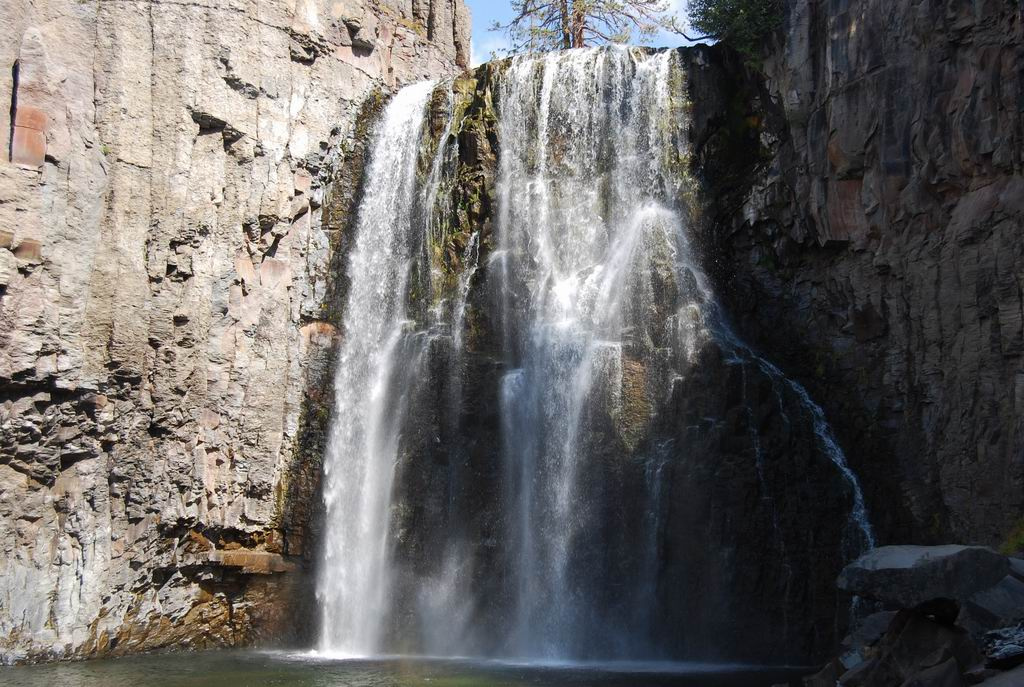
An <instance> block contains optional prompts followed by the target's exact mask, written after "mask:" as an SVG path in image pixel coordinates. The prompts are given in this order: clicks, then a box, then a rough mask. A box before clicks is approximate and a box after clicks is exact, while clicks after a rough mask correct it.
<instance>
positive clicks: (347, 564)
mask: <svg viewBox="0 0 1024 687" xmlns="http://www.w3.org/2000/svg"><path fill="white" fill-rule="evenodd" d="M678 61H679V56H678V53H677V52H674V51H663V52H645V51H638V50H632V49H626V48H609V49H601V50H577V51H568V52H563V53H551V54H548V55H544V56H537V57H530V56H524V57H517V58H515V59H514V60H512V62H511V64H509V65H508V67H507V69H506V71H505V72H504V73H503V74H502V76H501V79H500V84H499V92H498V94H497V101H498V111H499V112H500V120H499V123H498V139H499V140H500V142H501V146H502V149H501V155H500V160H499V168H498V178H497V183H496V191H497V192H496V196H497V212H496V217H495V220H494V226H493V229H492V233H491V234H489V235H486V236H485V235H484V234H483V233H482V232H483V229H482V228H476V229H475V230H474V231H473V232H472V233H471V234H470V235H469V236H468V238H467V239H466V241H465V243H464V245H463V247H462V251H461V255H460V256H459V262H460V264H461V272H460V273H459V274H458V275H457V278H455V279H454V286H453V290H452V292H451V294H450V295H449V296H448V297H447V298H446V299H440V298H435V301H434V302H433V303H432V305H431V311H430V312H431V314H430V317H429V321H424V322H417V321H416V318H415V317H414V315H413V313H411V312H410V311H409V309H408V307H407V302H409V300H410V298H411V296H410V294H411V293H412V291H413V289H412V286H411V280H414V279H421V280H422V275H424V274H428V275H430V277H429V279H428V281H429V284H428V287H429V290H431V293H435V292H439V291H440V290H441V287H440V286H439V285H440V284H441V283H442V282H443V280H444V275H442V274H440V273H438V268H437V266H436V264H434V263H436V261H434V263H432V262H431V261H432V257H431V252H430V250H428V249H427V247H429V246H431V245H434V244H436V243H437V242H438V241H439V240H441V239H440V237H441V235H442V234H443V231H444V226H445V225H444V223H443V222H439V221H438V217H436V216H435V213H437V212H439V210H438V208H439V207H443V206H444V205H445V204H444V203H443V202H441V201H442V200H443V198H439V196H443V195H444V194H445V193H446V192H447V191H446V189H449V188H450V186H451V183H452V176H451V175H452V174H453V173H454V172H453V168H454V167H456V166H457V161H458V154H457V153H458V150H457V146H458V143H457V137H456V136H455V134H456V133H457V132H456V131H453V128H452V127H453V126H454V125H455V122H454V114H453V113H454V110H455V107H454V104H453V103H454V100H453V97H454V96H453V95H452V93H451V92H449V93H448V95H447V101H446V102H447V110H446V112H447V120H446V123H445V126H444V128H443V131H442V134H441V137H440V143H439V144H438V145H437V146H436V149H434V150H433V151H432V152H428V153H426V154H427V155H430V156H431V157H429V158H428V160H429V161H424V160H420V159H419V158H420V156H422V155H424V152H423V149H424V145H423V141H424V137H425V136H426V135H427V134H426V121H427V118H428V109H429V103H430V99H431V94H432V92H433V90H434V88H435V84H432V83H423V84H417V85H414V86H410V87H407V88H405V89H403V90H402V91H400V92H399V93H398V95H397V96H395V97H394V99H393V100H392V101H391V102H390V103H389V105H388V106H387V107H386V109H385V111H384V113H383V114H382V116H381V119H380V121H379V123H378V124H377V127H376V129H375V133H374V137H373V144H372V158H371V162H370V165H369V168H368V170H367V172H366V174H367V177H366V179H367V181H366V185H365V186H366V189H367V193H366V195H365V197H364V198H363V200H362V203H361V205H360V207H359V210H358V212H359V215H358V222H357V234H356V244H355V248H354V250H353V252H352V254H351V257H350V262H349V267H348V277H349V281H350V284H351V286H350V289H349V292H348V295H347V304H346V307H345V316H344V336H343V343H342V344H341V349H340V351H339V356H338V363H337V370H336V379H335V408H334V415H333V420H332V424H331V435H330V442H329V446H328V451H327V456H326V459H325V486H324V494H325V505H326V539H325V543H324V547H323V548H324V553H323V559H322V562H321V567H320V579H319V582H318V589H317V596H318V599H319V602H320V605H321V609H322V618H321V623H322V630H321V634H320V639H319V646H318V649H319V651H320V652H322V653H328V654H331V655H341V656H374V655H380V654H386V653H393V652H395V651H397V650H401V651H406V650H411V651H414V652H423V653H432V654H442V655H496V656H503V657H519V658H525V659H530V660H561V659H569V658H577V657H586V658H595V657H596V658H618V659H637V658H645V659H646V658H658V657H661V655H662V653H663V647H664V646H665V645H666V643H665V642H662V641H661V638H659V636H658V635H659V632H663V628H664V627H665V626H666V623H668V622H671V621H670V619H669V620H666V619H665V618H663V617H660V616H661V615H664V614H662V613H661V609H660V608H659V603H661V602H662V601H663V600H664V599H665V598H666V594H671V593H673V592H672V589H673V585H674V584H676V582H675V581H674V580H673V579H670V577H668V573H667V572H666V570H667V569H668V568H666V567H665V561H664V559H665V557H666V556H667V555H668V554H666V551H668V550H669V548H670V543H671V541H672V539H671V536H670V535H671V533H670V530H671V529H672V527H673V525H672V520H671V518H673V517H676V518H678V517H680V516H679V515H678V514H677V513H675V510H677V509H676V506H675V504H673V502H672V499H673V498H674V496H673V494H675V493H677V492H676V491H674V486H673V485H674V484H676V483H675V482H673V480H676V479H678V478H677V477H676V476H675V475H676V467H675V466H676V465H677V464H679V463H680V461H681V460H684V459H687V460H688V459H691V458H692V457H691V456H680V455H679V452H680V451H681V450H682V449H681V448H679V445H678V441H677V440H676V438H674V437H671V436H660V435H658V431H661V430H658V429H657V427H662V426H665V425H666V424H668V425H670V424H671V423H670V422H669V421H668V420H666V419H665V418H667V417H669V416H670V415H671V413H672V412H673V410H672V409H673V408H675V407H676V405H678V399H677V398H676V396H677V395H678V393H677V392H678V389H679V388H682V387H681V386H680V385H685V383H686V382H687V381H688V380H689V379H690V378H691V377H692V375H693V374H694V373H695V371H696V370H699V369H700V368H701V366H702V365H703V362H702V361H703V360H704V359H705V358H704V357H703V356H704V355H705V353H706V351H707V350H709V347H710V348H713V349H716V350H720V351H722V357H723V359H724V360H725V365H729V364H740V365H743V366H744V372H743V375H744V376H743V383H742V385H743V392H742V400H741V403H743V404H747V403H748V401H747V391H746V389H747V376H746V375H747V370H748V369H749V370H751V371H757V372H758V374H761V375H763V376H764V377H766V378H767V379H769V380H771V383H772V388H773V389H774V390H775V391H774V393H775V395H776V397H777V398H778V403H779V404H780V411H779V412H780V413H781V414H782V416H783V417H784V418H785V421H786V423H787V425H788V424H789V423H790V420H791V417H790V415H791V413H790V414H787V411H786V410H785V409H784V408H782V407H781V406H782V405H783V404H789V403H791V404H795V405H796V406H797V407H799V408H801V409H802V414H803V415H804V416H805V417H806V419H807V421H808V422H809V427H808V431H809V436H813V437H815V440H816V441H817V443H818V450H819V451H820V453H821V455H822V456H823V459H824V460H826V461H828V463H830V464H831V466H832V469H834V470H835V471H836V472H837V473H838V475H839V476H840V478H841V480H842V481H843V482H845V485H846V489H847V490H848V491H849V494H850V499H851V508H850V511H849V523H848V525H847V526H846V527H845V530H846V537H847V542H846V547H847V549H848V550H849V553H856V552H858V551H860V550H863V549H864V548H865V547H866V546H869V545H873V543H874V535H873V532H872V530H871V525H870V522H869V519H868V514H867V508H866V505H865V502H864V498H863V495H862V493H861V489H860V484H859V482H858V480H857V477H856V475H855V474H854V473H853V471H852V470H851V469H850V467H849V464H848V462H847V460H846V457H845V455H844V454H843V452H842V450H841V448H840V447H839V443H838V441H837V440H836V439H835V436H834V434H833V432H832V430H831V428H830V427H829V425H828V423H827V421H826V419H825V415H824V413H823V411H822V410H821V408H820V407H819V406H818V405H817V404H815V403H814V401H813V400H812V399H811V397H810V395H809V394H808V392H807V391H806V389H805V388H804V387H803V386H801V385H800V384H799V383H797V382H796V381H793V380H790V379H789V378H787V377H786V376H785V375H784V374H783V373H782V372H781V370H779V369H778V368H777V367H776V366H774V365H773V364H771V363H770V362H768V361H767V360H765V359H764V358H763V357H762V356H760V355H759V354H757V353H756V352H755V351H754V350H753V349H751V348H750V347H749V346H747V345H746V344H745V343H743V342H742V341H741V340H740V339H739V338H738V337H737V336H736V335H735V334H734V332H733V329H732V327H731V326H730V324H729V322H728V320H727V318H726V317H725V316H724V314H723V313H722V312H721V309H720V308H719V307H718V305H717V301H716V299H715V297H714V294H713V292H712V290H711V288H710V287H709V286H708V283H707V279H706V278H705V276H704V274H703V272H702V270H701V267H700V265H699V261H698V257H697V255H696V252H695V251H694V250H693V247H692V245H691V240H692V236H691V226H690V223H691V220H690V217H691V212H690V211H691V209H692V208H691V207H690V204H691V203H692V197H693V189H694V185H693V181H692V180H691V179H690V178H689V176H688V173H687V170H688V164H689V159H688V155H689V151H688V147H687V127H688V123H689V122H688V114H687V112H688V109H687V103H686V100H685V97H684V95H683V93H684V91H685V88H684V87H685V84H684V70H683V69H681V68H680V65H679V64H678ZM442 88H450V87H449V86H442ZM418 167H419V170H420V171H419V173H418V172H417V169H418ZM417 275H420V276H417ZM478 283H487V284H488V285H489V286H488V287H487V290H486V292H484V291H480V292H476V291H474V289H475V288H477V287H476V285H477V284H478ZM417 288H419V287H417ZM417 293H419V292H418V291H417ZM435 295H436V293H435ZM482 307H483V308H487V309H489V310H490V319H489V321H490V322H492V323H493V326H494V327H495V328H496V329H499V330H500V331H498V332H497V333H496V335H495V337H494V340H495V341H496V342H498V343H497V344H496V345H497V346H498V347H499V348H500V350H497V351H493V350H492V351H488V352H487V354H488V356H489V357H488V360H490V361H493V362H492V363H491V367H486V366H485V367H472V366H473V365H478V366H479V365H480V362H479V361H480V358H481V356H482V352H481V351H476V350H469V349H470V344H469V342H468V340H467V336H466V328H467V326H468V325H467V321H468V313H469V312H471V311H473V309H474V308H478V309H479V308H482ZM439 351H443V356H442V355H441V353H439ZM435 357H437V360H441V359H442V358H443V360H444V361H446V362H445V363H444V365H441V364H440V363H437V360H435ZM442 367H443V368H444V370H445V372H444V375H443V378H441V377H437V376H436V374H435V370H436V369H440V368H442ZM479 369H484V370H491V369H496V370H497V372H496V373H495V374H494V375H492V376H487V375H486V374H484V373H480V372H476V373H474V374H473V375H471V374H470V372H469V371H470V370H479ZM488 374H489V373H488ZM474 375H475V376H474ZM471 384H473V385H476V386H473V387H471V386H470V385H471ZM483 384H491V385H492V388H491V389H490V390H487V389H483V390H481V388H480V386H481V385H483ZM434 386H437V387H438V388H441V387H442V386H443V387H444V388H445V389H446V390H447V391H446V394H447V396H446V398H447V401H446V402H445V403H442V404H440V405H439V406H437V407H434V406H433V405H432V407H430V408H420V407H417V406H416V403H423V401H418V400H417V399H421V398H423V397H424V396H423V393H422V391H423V390H424V389H428V390H429V389H431V388H433V387H434ZM784 397H785V398H784ZM470 398H474V399H479V398H485V399H492V401H490V402H491V403H492V404H493V406H494V411H495V413H496V418H495V420H494V423H493V431H492V430H486V431H485V430H480V431H479V433H478V434H476V435H472V436H470V438H468V439H466V438H465V437H466V436H467V435H468V432H469V430H468V429H465V428H463V426H462V417H463V414H464V413H463V410H464V405H465V404H466V403H468V402H469V401H468V399H470ZM673 404H676V405H673ZM744 417H745V418H746V419H745V420H744V422H745V423H746V425H745V427H746V429H745V430H744V435H745V436H747V438H748V441H749V443H750V445H751V447H752V448H751V451H752V452H753V453H754V454H756V456H755V458H754V460H753V467H752V469H753V470H755V471H756V472H757V476H758V477H757V479H758V480H759V483H760V485H761V486H760V489H761V491H762V497H763V498H762V499H761V500H767V501H772V499H771V498H770V495H769V494H768V488H769V487H768V484H767V482H766V479H765V476H764V474H763V471H764V464H763V457H762V446H761V442H760V440H759V437H758V434H757V431H758V430H757V428H755V427H754V413H753V412H752V411H750V407H749V405H748V412H747V413H746V414H745V415H744ZM793 421H794V422H795V421H796V420H795V418H793ZM658 423H661V424H658ZM718 424H719V425H720V424H721V423H718ZM750 432H753V435H752V436H751V435H750ZM495 434H497V435H500V436H496V435H495ZM415 437H427V439H423V440H422V441H423V442H426V444H423V443H422V442H421V444H419V445H430V446H431V448H430V450H429V454H430V455H431V456H434V458H433V459H432V460H434V461H435V462H437V464H438V467H437V468H436V470H435V471H439V472H443V474H444V475H445V477H444V479H443V480H441V481H437V482H435V481H433V480H427V482H424V483H419V484H411V485H405V484H404V483H403V482H402V478H401V474H403V470H406V471H409V470H412V468H410V467H408V466H410V465H411V466H414V467H416V469H417V470H418V471H417V472H416V473H415V474H417V475H422V474H430V472H429V470H428V469H427V468H425V467H423V466H424V463H423V461H426V460H427V458H426V455H427V454H426V453H424V451H423V450H419V451H417V450H416V449H414V448H410V447H412V446H414V445H415V441H414V438H415ZM456 439H458V440H456ZM445 442H450V446H448V445H446V443H445ZM471 454H472V455H475V456H481V455H482V456H484V459H482V460H481V459H479V458H477V459H475V460H477V462H476V463H474V462H473V460H474V459H472V457H471ZM417 456H419V457H417ZM431 469H433V468H431ZM396 471H397V473H398V474H399V477H396ZM410 474H411V473H410ZM491 475H493V478H491V477H489V476H491ZM488 479H491V481H492V482H495V485H494V488H493V489H492V488H490V485H491V482H488ZM396 480H398V483H397V484H396ZM406 481H408V478H406ZM428 483H429V485H432V486H428ZM437 485H442V486H437ZM411 490H419V491H418V492H413V491H411ZM424 490H427V491H428V492H429V491H430V490H440V491H442V492H444V494H443V497H442V496H438V497H437V498H436V499H434V498H433V494H431V493H428V494H426V495H424V494H423V493H422V492H423V491H424ZM414 493H415V496H414ZM438 504H439V505H438ZM474 508H475V509H476V510H475V511H474V510H473V509H474ZM467 512H475V513H477V515H476V516H474V517H476V518H477V519H479V521H480V522H478V523H477V522H473V523H470V522H466V521H465V520H466V519H467V517H468V516H467V515H466V513H467ZM768 512H769V513H770V516H769V517H770V519H771V520H772V523H771V525H770V526H769V529H771V528H774V529H775V530H776V531H777V530H778V529H779V523H778V522H777V521H776V520H775V518H776V515H775V505H774V503H773V502H772V503H769V504H768ZM396 523H401V526H399V525H396ZM609 528H613V529H609ZM417 532H419V533H420V534H419V536H417V534H416V533H417ZM425 532H429V533H430V534H429V536H428V535H425V534H423V533H425ZM480 532H486V533H487V534H486V536H484V535H481V534H479V533H480ZM609 542H613V543H609ZM677 548H678V546H677ZM674 565H676V568H673V569H679V570H685V569H686V565H685V561H683V562H681V563H680V562H675V563H674ZM788 584H789V583H787V590H788V589H789V587H788ZM409 586H411V588H412V589H411V591H410V590H409V589H407V587H409ZM787 593H788V591H787ZM694 603H699V600H698V601H695V602H694ZM696 631H698V632H699V628H696ZM659 647H662V648H659Z"/></svg>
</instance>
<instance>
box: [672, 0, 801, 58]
mask: <svg viewBox="0 0 1024 687" xmlns="http://www.w3.org/2000/svg"><path fill="white" fill-rule="evenodd" d="M688 13H689V16H690V24H691V25H692V26H693V28H695V29H696V30H697V31H700V32H701V33H702V34H704V35H705V36H707V37H709V38H715V39H717V40H719V41H722V42H723V43H728V44H729V45H731V46H732V47H734V48H736V49H737V50H739V51H740V52H743V53H745V54H747V55H753V54H755V53H756V52H757V50H758V47H759V46H760V45H761V43H762V41H764V39H765V37H767V36H768V35H769V34H770V33H771V32H772V31H774V30H775V29H776V28H778V26H779V24H780V23H781V22H782V0H689V8H688Z"/></svg>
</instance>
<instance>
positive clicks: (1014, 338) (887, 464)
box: [704, 0, 1024, 545]
mask: <svg viewBox="0 0 1024 687" xmlns="http://www.w3.org/2000/svg"><path fill="white" fill-rule="evenodd" d="M1022 31H1024V30H1022V26H1021V13H1020V5H1019V3H1015V2H1007V1H1004V0H978V1H977V2H971V3H966V2H943V1H940V0H929V1H926V2H891V1H888V0H877V1H876V0H831V1H829V2H824V1H821V2H815V1H808V0H793V1H791V2H788V3H787V14H786V20H785V27H784V31H783V33H784V36H783V38H782V41H781V43H780V44H779V45H777V46H775V48H774V49H773V50H772V51H771V53H770V57H769V58H768V59H767V61H766V62H765V63H764V65H763V67H764V70H765V72H766V73H767V83H764V84H763V85H759V86H758V88H762V87H763V89H764V90H763V91H761V92H760V94H759V95H758V96H757V97H755V98H753V99H752V100H751V99H747V100H745V101H743V102H744V103H745V104H743V105H739V106H738V107H739V108H740V109H739V113H740V114H741V115H743V116H746V117H747V118H748V123H750V124H751V125H752V126H753V127H754V128H755V129H756V130H757V133H759V134H760V138H757V137H756V136H755V137H754V138H753V139H752V140H751V139H742V137H737V136H735V135H732V137H731V140H732V141H733V142H734V143H735V142H736V141H737V140H746V143H740V144H739V147H740V148H741V149H742V150H745V151H746V153H745V154H746V159H748V160H755V161H759V164H758V165H755V167H754V175H753V182H752V187H751V188H752V190H749V191H748V190H747V188H746V187H743V184H742V183H741V184H739V186H740V187H742V188H740V189H738V190H736V189H734V190H733V191H732V192H729V191H728V189H727V187H726V190H725V191H724V192H723V191H722V188H723V187H722V186H719V188H718V190H717V191H715V192H716V193H718V194H719V198H718V205H717V207H715V208H714V209H713V211H712V212H711V213H710V216H709V222H708V226H709V227H710V228H711V232H710V236H709V244H710V246H709V249H708V254H709V264H712V265H717V267H718V268H719V269H718V270H717V276H718V279H717V281H718V283H719V285H720V290H721V292H722V293H723V294H725V295H726V297H727V301H728V306H729V310H730V312H731V313H732V314H733V316H734V318H735V320H736V322H737V323H738V325H739V326H740V328H741V329H742V330H743V331H744V333H745V334H746V336H747V337H748V338H749V339H750V340H752V341H754V342H755V343H756V344H757V345H758V346H759V347H761V348H762V350H765V351H767V352H768V353H769V354H770V355H771V356H772V357H773V359H775V360H777V361H779V362H781V363H782V364H783V366H784V367H785V368H786V369H787V370H789V371H791V372H792V373H794V374H796V375H798V376H799V377H800V378H801V379H802V380H803V381H804V382H805V383H806V384H807V385H808V386H809V387H810V388H811V390H812V392H813V393H814V394H815V396H816V398H818V399H820V400H821V401H822V402H823V403H824V405H825V406H826V410H827V412H828V415H829V417H830V419H831V420H832V422H833V423H834V424H835V425H836V426H837V428H838V430H839V433H840V437H841V439H842V443H843V445H844V447H845V448H846V449H847V453H848V454H849V455H850V458H851V462H853V464H854V466H855V468H856V469H857V470H858V471H859V473H860V474H861V475H862V478H863V479H864V482H865V487H866V490H867V492H868V497H869V501H870V504H869V505H870V507H871V511H872V513H873V516H874V519H875V521H876V523H877V525H878V526H879V529H880V534H881V536H882V537H883V538H884V539H888V540H889V541H894V540H897V541H915V542H927V541H963V542H974V543H985V544H993V545H1000V544H1002V543H1003V542H1004V540H1005V539H1006V538H1007V536H1008V535H1009V533H1010V532H1011V531H1012V529H1013V527H1014V524H1015V523H1017V522H1018V521H1019V519H1020V518H1021V517H1022V516H1024V488H1022V487H1024V424H1022V423H1024V412H1022V411H1024V359H1022V354H1024V330H1022V289H1024V278H1022V271H1021V265H1022V264H1024V252H1022V243H1021V241H1020V232H1021V227H1022V225H1024V176H1022V157H1024V142H1022V136H1024V128H1022V118H1021V111H1022V103H1024V85H1022V78H1021V77H1022V74H1021V71H1020V69H1021V64H1024V33H1022ZM740 81H741V80H740ZM743 108H746V109H743ZM719 124H722V123H721V122H720V123H719ZM729 131H732V132H734V131H736V128H735V127H734V128H733V129H732V130H728V131H727V127H725V126H724V125H722V126H721V127H720V133H721V134H722V135H723V136H724V137H725V138H729V135H727V134H728V133H729ZM708 142H709V144H710V145H709V147H708V148H707V149H706V150H705V151H704V154H705V155H710V154H712V151H713V150H718V151H721V150H727V149H728V148H729V147H728V146H722V145H718V144H716V143H714V142H713V141H711V140H710V139H709V141H708ZM744 146H746V147H745V148H744ZM722 179H724V180H726V181H728V180H729V179H728V177H727V175H722V176H720V177H719V180H722ZM726 186H727V185H726ZM709 188H714V183H712V184H710V185H709ZM730 193H732V195H730Z"/></svg>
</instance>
